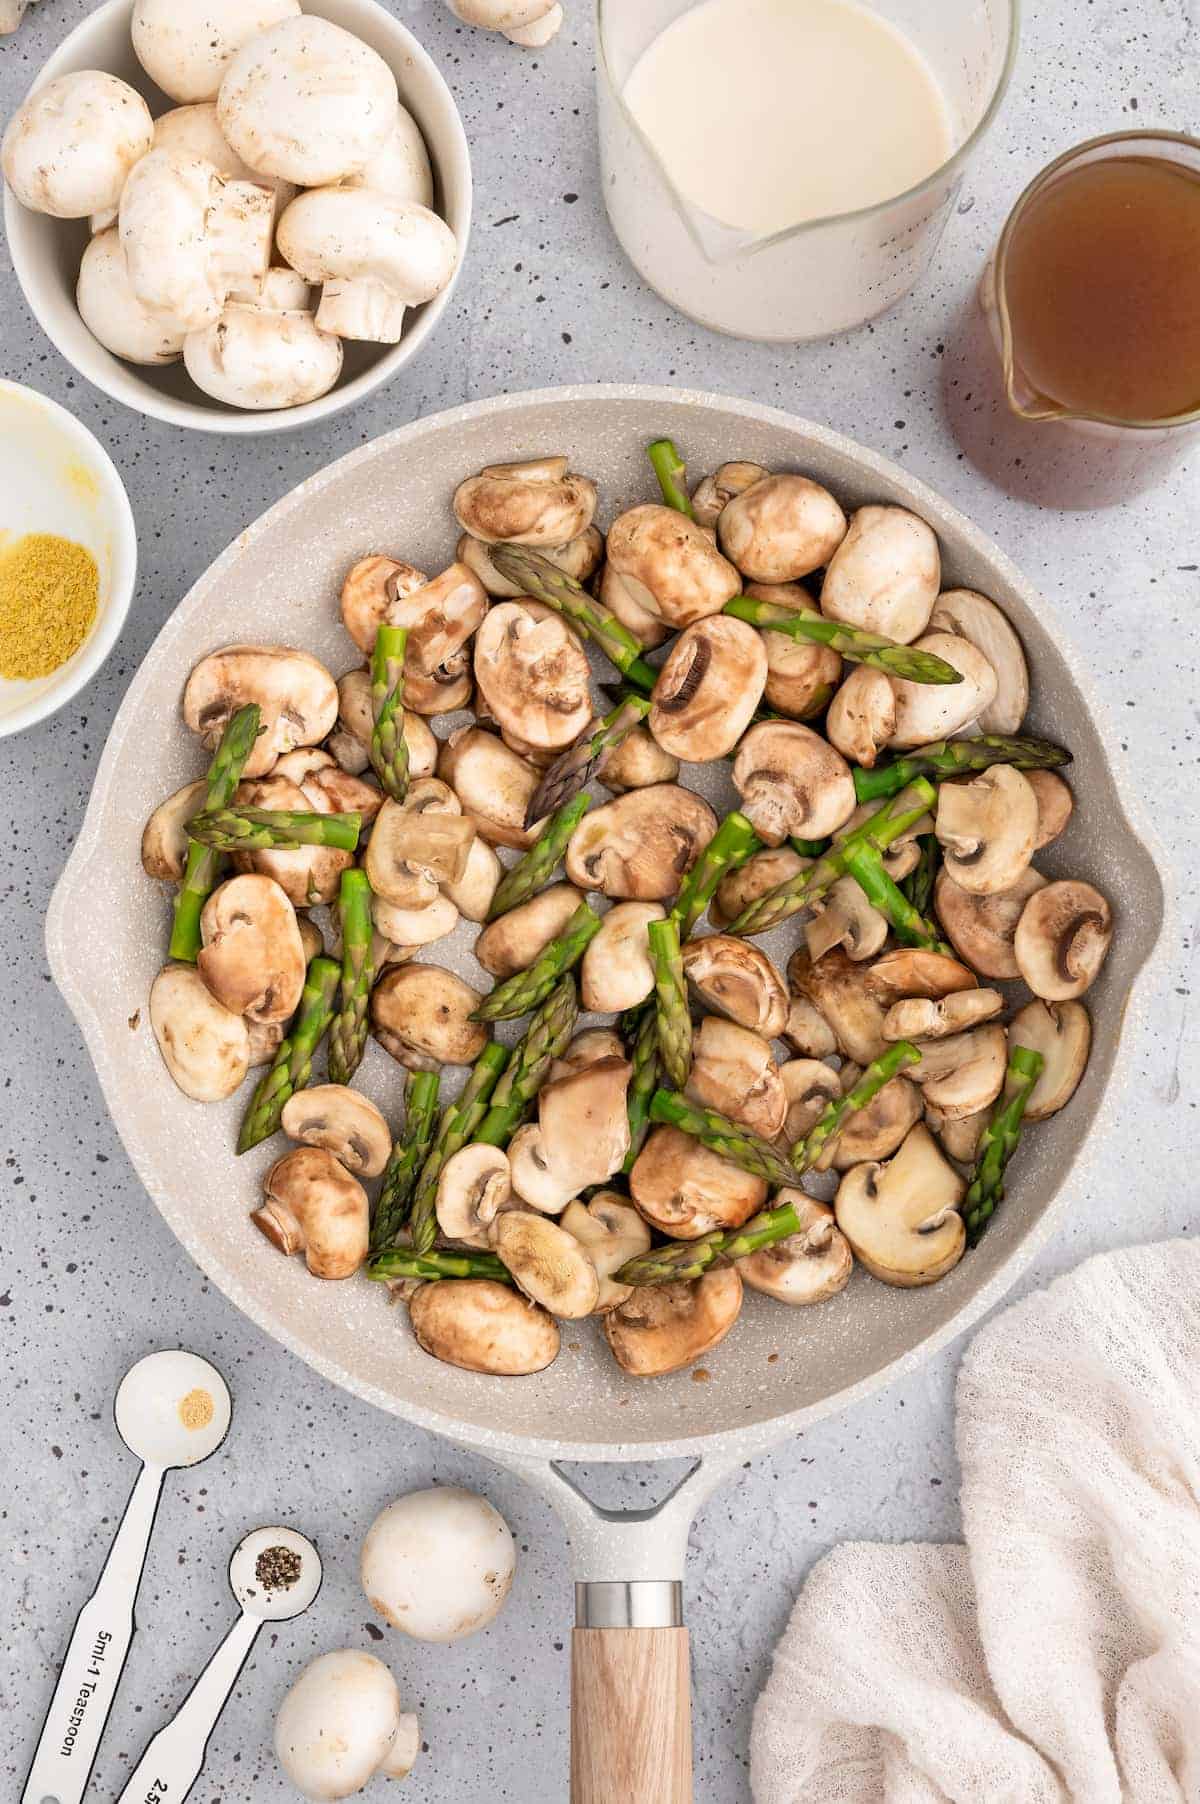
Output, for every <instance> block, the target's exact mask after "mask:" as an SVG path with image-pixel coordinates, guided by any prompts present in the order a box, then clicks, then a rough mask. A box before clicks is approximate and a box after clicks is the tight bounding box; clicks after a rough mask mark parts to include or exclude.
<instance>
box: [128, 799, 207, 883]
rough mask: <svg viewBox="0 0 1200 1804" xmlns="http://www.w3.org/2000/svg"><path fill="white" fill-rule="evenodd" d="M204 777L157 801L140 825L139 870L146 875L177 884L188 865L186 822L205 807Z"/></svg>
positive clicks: (188, 842)
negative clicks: (140, 856)
mask: <svg viewBox="0 0 1200 1804" xmlns="http://www.w3.org/2000/svg"><path fill="white" fill-rule="evenodd" d="M207 794H208V782H207V779H206V778H204V777H201V778H200V779H199V780H198V781H197V782H195V783H185V784H184V786H183V788H182V789H177V790H176V791H175V793H174V795H170V796H168V797H167V799H166V801H165V802H160V803H159V804H158V807H157V808H156V809H155V810H154V813H153V814H152V815H151V816H150V819H149V820H148V821H147V822H146V825H145V826H144V827H143V828H142V869H143V870H144V871H145V873H146V875H147V877H163V878H167V879H169V880H170V881H172V882H175V883H180V882H182V880H183V873H184V870H185V868H186V866H187V858H188V846H189V844H190V843H191V842H190V841H189V839H188V836H187V831H186V828H187V823H188V821H190V820H191V818H192V816H193V815H194V814H199V812H200V810H201V809H202V808H203V807H204V799H205V797H206V796H207Z"/></svg>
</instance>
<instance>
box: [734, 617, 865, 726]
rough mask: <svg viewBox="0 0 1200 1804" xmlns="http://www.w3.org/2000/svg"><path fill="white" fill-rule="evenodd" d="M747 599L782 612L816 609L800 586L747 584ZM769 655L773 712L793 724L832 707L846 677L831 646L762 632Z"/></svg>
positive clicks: (769, 702)
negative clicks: (835, 694)
mask: <svg viewBox="0 0 1200 1804" xmlns="http://www.w3.org/2000/svg"><path fill="white" fill-rule="evenodd" d="M745 592H746V594H747V595H749V596H752V597H753V598H754V600H756V601H769V602H771V603H772V604H773V605H774V606H775V607H779V608H809V609H810V610H811V609H813V608H815V606H816V603H815V602H814V600H813V598H812V596H811V595H810V594H809V592H808V590H807V589H805V588H802V587H801V585H800V584H799V583H747V584H746V586H745ZM759 636H760V637H761V639H762V642H763V648H764V650H765V651H766V654H767V684H766V688H765V689H764V691H763V699H764V700H765V702H766V704H767V706H768V707H769V708H774V709H775V710H776V712H777V713H779V714H787V715H789V716H790V717H791V718H792V719H793V720H809V719H811V718H812V717H813V716H814V715H816V714H820V713H822V711H823V710H824V709H825V708H826V707H827V706H828V705H829V702H830V700H831V698H832V696H833V693H834V690H835V689H836V688H837V685H838V682H839V681H840V679H841V675H842V660H841V657H840V656H839V654H838V653H837V652H836V651H833V650H832V649H831V648H830V647H829V646H828V645H811V644H809V643H808V642H807V641H806V640H804V639H793V638H790V637H789V635H788V634H787V633H774V632H771V631H769V630H768V629H767V628H765V627H764V628H762V629H761V632H760V635H759Z"/></svg>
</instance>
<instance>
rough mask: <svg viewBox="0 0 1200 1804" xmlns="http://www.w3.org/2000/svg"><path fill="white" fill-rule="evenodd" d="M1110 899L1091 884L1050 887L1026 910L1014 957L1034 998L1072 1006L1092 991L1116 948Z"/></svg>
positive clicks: (1016, 936) (1036, 894)
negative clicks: (1109, 952) (1069, 1003)
mask: <svg viewBox="0 0 1200 1804" xmlns="http://www.w3.org/2000/svg"><path fill="white" fill-rule="evenodd" d="M1112 936H1113V915H1112V909H1111V908H1110V906H1109V904H1108V901H1107V898H1106V897H1104V896H1102V895H1101V893H1100V891H1099V890H1098V889H1095V888H1094V887H1093V886H1092V885H1091V884H1090V883H1080V882H1078V881H1074V880H1072V881H1069V882H1060V883H1047V884H1046V885H1045V886H1044V888H1042V889H1039V890H1036V891H1035V892H1034V894H1033V895H1032V896H1030V898H1029V900H1028V901H1027V902H1026V904H1025V907H1024V909H1023V910H1022V911H1021V918H1020V920H1019V921H1018V922H1017V927H1016V932H1015V934H1014V935H1013V956H1014V957H1015V959H1016V961H1017V967H1018V969H1019V971H1020V973H1021V976H1022V977H1023V978H1024V979H1025V982H1026V983H1027V984H1028V985H1029V987H1030V989H1031V990H1032V991H1033V993H1034V995H1035V996H1042V997H1044V998H1045V1000H1046V1001H1047V1002H1071V1001H1073V1000H1074V999H1075V997H1077V996H1082V995H1083V994H1084V992H1085V990H1088V989H1090V988H1091V986H1092V984H1093V983H1094V982H1095V980H1096V978H1097V977H1098V976H1099V974H1100V967H1101V965H1102V964H1103V963H1104V960H1105V958H1106V957H1107V956H1108V948H1109V946H1110V944H1111V943H1112Z"/></svg>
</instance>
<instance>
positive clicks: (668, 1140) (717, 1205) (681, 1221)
mask: <svg viewBox="0 0 1200 1804" xmlns="http://www.w3.org/2000/svg"><path fill="white" fill-rule="evenodd" d="M629 1190H630V1194H631V1195H632V1197H633V1200H634V1202H635V1203H636V1204H637V1206H638V1208H639V1210H640V1211H641V1213H642V1214H643V1215H644V1216H645V1218H646V1220H647V1221H648V1222H649V1223H650V1225H651V1227H653V1228H658V1229H659V1230H660V1232H662V1233H663V1234H667V1235H670V1236H671V1238H672V1239H677V1240H699V1239H701V1238H702V1237H703V1236H704V1235H705V1234H711V1233H713V1232H714V1230H715V1229H717V1228H740V1227H741V1225H742V1223H743V1222H745V1221H749V1219H750V1217H751V1216H752V1215H753V1214H754V1213H755V1211H756V1210H758V1209H761V1208H762V1206H763V1204H764V1203H765V1202H766V1200H767V1186H766V1185H765V1184H764V1183H763V1181H762V1179H761V1178H756V1177H753V1176H752V1175H751V1174H750V1172H748V1171H743V1170H742V1168H741V1166H740V1165H735V1164H733V1162H732V1160H730V1159H723V1158H722V1157H721V1155H720V1154H719V1153H715V1152H713V1151H712V1149H711V1148H710V1147H707V1146H705V1145H704V1144H703V1143H702V1142H701V1141H699V1140H693V1139H692V1137H691V1135H690V1134H685V1133H684V1132H683V1131H682V1129H680V1128H676V1127H656V1128H654V1129H652V1130H651V1132H650V1133H649V1134H648V1135H647V1137H646V1143H645V1145H644V1146H643V1147H642V1150H641V1152H640V1153H639V1154H638V1156H637V1158H636V1160H635V1161H634V1165H633V1170H632V1171H631V1172H630V1174H629Z"/></svg>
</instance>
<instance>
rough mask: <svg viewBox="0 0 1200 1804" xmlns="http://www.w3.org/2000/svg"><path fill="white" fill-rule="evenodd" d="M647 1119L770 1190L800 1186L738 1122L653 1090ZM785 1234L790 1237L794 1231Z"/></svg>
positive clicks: (779, 1158)
mask: <svg viewBox="0 0 1200 1804" xmlns="http://www.w3.org/2000/svg"><path fill="white" fill-rule="evenodd" d="M650 1119H651V1121H657V1122H659V1123H660V1124H662V1125H663V1126H664V1127H676V1128H679V1129H680V1131H681V1132H682V1133H685V1134H690V1135H691V1137H692V1139H693V1140H699V1141H700V1143H701V1145H702V1146H707V1147H708V1148H709V1149H710V1150H711V1151H712V1152H714V1153H719V1154H720V1155H721V1157H722V1158H723V1159H728V1160H729V1161H730V1163H731V1164H733V1165H736V1166H738V1167H739V1168H740V1169H741V1170H742V1171H748V1172H749V1173H750V1174H751V1176H752V1177H756V1178H761V1179H762V1180H763V1182H764V1183H765V1184H769V1185H770V1186H771V1188H772V1189H773V1190H780V1189H783V1188H784V1187H785V1186H787V1185H793V1186H798V1185H799V1183H800V1173H799V1172H798V1171H797V1170H796V1168H795V1166H794V1165H793V1164H792V1163H791V1161H790V1160H789V1159H785V1158H784V1156H783V1154H782V1153H781V1152H779V1151H778V1150H777V1148H775V1147H774V1146H772V1145H771V1143H770V1141H769V1140H763V1139H761V1138H760V1136H759V1135H758V1134H752V1133H751V1132H750V1130H749V1128H746V1127H743V1126H742V1124H741V1123H740V1122H738V1121H730V1119H729V1117H728V1116H727V1115H722V1114H720V1113H718V1111H717V1110H716V1109H702V1108H700V1107H699V1105H698V1104H696V1103H691V1102H688V1101H687V1099H686V1097H683V1096H677V1095H675V1094H674V1093H673V1092H672V1091H670V1090H656V1091H655V1092H654V1095H653V1096H652V1097H651V1099H650ZM789 1232H791V1233H794V1232H795V1229H794V1228H793V1229H790V1230H789Z"/></svg>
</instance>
